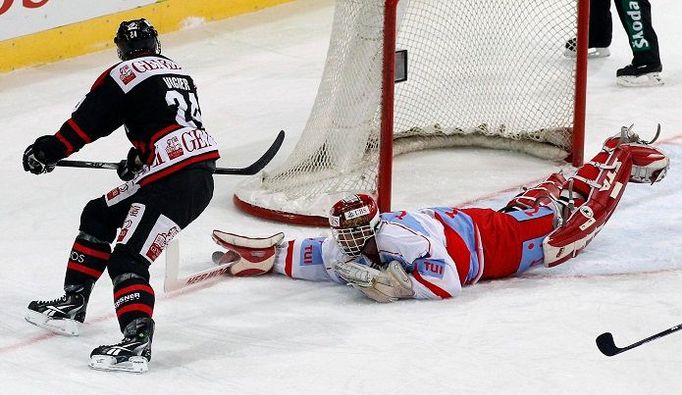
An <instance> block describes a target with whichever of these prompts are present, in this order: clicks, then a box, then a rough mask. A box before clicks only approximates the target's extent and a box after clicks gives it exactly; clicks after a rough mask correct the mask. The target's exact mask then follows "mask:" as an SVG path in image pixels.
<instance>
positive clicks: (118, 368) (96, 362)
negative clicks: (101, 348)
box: [88, 355, 149, 373]
mask: <svg viewBox="0 0 682 395" xmlns="http://www.w3.org/2000/svg"><path fill="white" fill-rule="evenodd" d="M88 366H90V367H91V368H92V369H95V370H101V371H105V372H128V373H145V372H147V371H148V370H149V367H148V366H147V358H145V357H140V356H134V357H130V358H128V360H127V361H121V362H117V360H116V358H115V357H112V356H111V355H93V356H92V357H90V363H89V364H88Z"/></svg>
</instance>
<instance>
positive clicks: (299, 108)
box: [0, 0, 682, 394]
mask: <svg viewBox="0 0 682 395" xmlns="http://www.w3.org/2000/svg"><path fill="white" fill-rule="evenodd" d="M331 4H332V2H331V1H330V0H302V1H297V2H294V3H290V4H286V5H283V6H279V7H275V8H272V9H268V10H265V11H262V12H259V13H255V14H250V15H245V16H242V17H238V18H235V19H231V20H226V21H222V22H217V23H209V24H206V25H203V26H199V27H195V28H192V29H187V30H183V31H182V32H178V33H175V34H169V35H165V36H163V37H162V40H163V45H164V46H163V48H164V51H165V53H166V54H167V55H168V56H170V57H171V58H174V59H176V60H177V61H178V62H179V63H181V64H184V65H185V67H186V68H187V69H189V70H190V71H191V72H192V73H193V75H194V76H195V78H196V81H197V84H198V85H199V88H200V100H201V104H202V109H203V118H204V120H205V123H206V125H207V127H208V129H209V130H210V131H211V132H212V133H213V134H214V135H215V136H216V137H217V138H218V139H219V141H220V142H221V144H222V149H221V152H222V156H223V157H222V159H221V162H220V165H221V166H244V165H247V164H249V163H250V162H251V161H252V160H253V159H255V158H256V157H257V156H259V155H260V154H261V153H262V151H263V150H265V149H266V148H267V146H268V145H269V144H270V142H271V141H272V139H274V137H275V135H276V132H277V131H279V130H280V129H286V130H287V131H288V133H289V134H288V138H287V141H286V142H285V145H284V147H283V149H282V152H281V154H280V155H279V156H278V157H277V158H276V159H275V162H278V161H281V160H283V159H284V158H285V157H286V154H287V153H288V152H289V151H290V150H291V149H292V148H293V145H294V144H295V142H296V139H297V135H298V134H299V133H300V131H301V130H302V128H303V126H304V123H305V121H306V119H307V116H308V113H309V110H310V108H311V106H312V102H313V99H314V96H315V92H316V89H317V84H318V82H319V78H320V76H321V73H322V67H323V64H324V57H325V54H326V47H327V36H328V34H329V30H330V27H331V17H332V5H331ZM653 6H654V10H653V11H654V23H655V27H656V29H657V31H658V34H659V37H660V46H661V52H662V57H663V63H664V66H665V70H664V78H665V80H666V85H665V86H663V87H660V88H649V89H625V88H619V87H618V86H616V84H615V71H616V69H617V68H618V67H622V66H624V65H625V64H627V63H628V62H629V61H630V56H631V55H630V51H629V48H628V47H627V41H626V37H625V34H624V32H623V30H622V28H621V27H620V24H619V22H618V21H617V20H616V21H614V27H615V30H614V44H613V46H612V47H611V50H612V56H611V57H609V58H605V59H594V60H591V61H590V79H589V94H588V113H587V116H588V117H587V131H588V132H587V149H586V154H587V156H588V157H589V155H591V154H593V153H595V152H596V150H597V149H598V148H599V147H600V145H601V141H602V140H603V139H604V138H605V137H606V136H608V135H611V134H613V133H615V132H617V131H618V129H619V128H620V126H621V125H629V124H631V123H635V124H636V129H637V130H639V131H641V132H643V134H644V133H646V132H650V133H653V131H654V130H655V127H656V124H657V123H658V122H660V123H662V125H663V137H662V139H664V140H667V141H668V142H667V143H664V144H662V147H663V148H664V149H665V150H666V151H667V152H669V153H670V155H671V157H672V161H673V162H672V167H671V171H670V173H669V176H668V178H667V179H665V180H664V181H663V182H662V183H660V184H657V185H655V186H653V187H649V186H647V185H630V186H629V187H628V190H627V191H626V193H625V196H624V198H623V200H622V202H621V206H620V207H619V209H618V210H617V212H616V213H615V215H614V216H613V217H612V219H611V220H610V222H609V224H608V225H607V226H606V227H605V229H604V230H603V232H602V233H601V234H600V235H599V237H598V238H597V239H596V240H595V241H594V242H593V243H592V244H591V245H590V246H589V247H588V249H587V250H586V251H585V253H584V254H582V255H581V256H580V257H579V258H577V259H575V260H573V261H572V262H570V263H569V264H566V265H563V266H560V267H558V268H556V269H554V270H547V269H542V268H539V269H536V270H532V271H531V272H529V273H527V274H525V275H523V276H521V277H518V278H513V279H507V280H501V281H495V282H486V283H481V284H478V285H476V286H473V287H469V288H467V289H465V290H464V292H463V294H462V295H461V297H458V298H456V299H453V300H447V301H440V302H419V301H404V302H401V303H395V304H392V305H379V304H375V303H372V302H371V301H368V300H365V299H363V298H362V297H360V296H359V295H358V294H356V293H354V292H353V291H352V290H350V289H346V288H344V287H340V286H334V285H331V284H318V283H306V282H302V281H292V280H288V279H286V278H283V277H277V276H268V277H261V278H247V279H225V280H223V281H220V282H218V283H215V284H213V285H211V286H209V287H203V288H201V289H196V290H191V291H188V292H185V293H182V294H179V295H172V296H165V295H163V292H162V278H163V274H164V269H163V264H162V262H158V263H156V264H154V265H153V266H152V268H151V273H152V285H153V286H154V288H155V289H156V290H157V292H158V294H157V304H156V308H155V319H156V321H157V332H156V335H155V339H154V356H153V359H152V362H151V363H150V371H149V373H147V374H145V375H142V376H132V375H125V374H111V373H102V372H96V371H92V370H90V369H89V368H88V367H87V362H88V356H89V352H90V350H92V348H94V347H95V346H97V345H99V344H101V343H109V342H112V341H118V340H119V338H120V334H119V332H118V326H117V323H116V319H115V314H114V312H113V309H112V300H111V299H112V295H111V285H110V282H109V279H108V278H106V275H105V276H104V277H105V278H103V279H102V281H100V283H98V285H97V286H96V288H95V290H94V293H93V296H92V301H91V304H90V308H89V311H88V320H87V322H86V324H85V325H84V326H83V327H82V335H81V336H80V337H78V338H66V337H60V336H56V335H52V334H48V333H46V332H44V331H42V330H40V329H39V328H35V327H33V326H31V325H29V324H27V323H26V322H24V320H23V318H22V317H23V312H24V309H25V308H26V306H27V304H28V302H29V301H30V300H32V299H37V298H42V299H46V298H53V297H57V296H59V295H60V293H61V284H62V280H63V273H64V267H65V263H66V258H67V253H68V249H69V248H70V246H71V243H72V241H73V238H74V236H75V235H76V229H77V226H78V221H79V216H80V211H81V209H82V207H83V206H84V205H85V203H86V202H87V201H88V200H90V199H91V198H94V197H96V196H98V195H100V194H102V193H104V192H106V191H107V190H109V189H111V188H112V187H113V186H116V185H118V180H117V178H116V174H115V172H111V171H105V170H82V169H57V170H55V171H54V172H53V173H51V174H49V175H45V176H40V177H35V176H33V175H30V174H27V173H24V172H23V171H22V169H21V165H20V161H21V154H22V152H23V150H24V148H25V147H26V146H27V145H28V144H30V143H31V142H32V141H33V140H34V139H35V138H36V137H37V136H39V135H41V134H46V133H53V132H54V131H55V130H56V129H57V128H58V127H59V126H60V125H61V123H62V122H63V121H64V120H65V119H66V118H67V117H68V115H69V114H70V112H71V109H72V108H73V106H74V105H75V104H76V103H77V102H78V100H79V99H80V97H81V95H83V94H84V93H85V92H86V91H87V90H88V89H89V87H90V85H91V84H92V82H93V81H94V80H95V78H97V76H98V75H99V73H101V72H102V70H104V69H105V68H106V67H107V66H108V65H110V64H111V63H113V62H115V61H116V59H115V53H114V51H106V52H102V53H97V54H93V55H89V56H84V57H80V58H77V59H72V60H68V61H64V62H61V63H57V64H52V65H46V66H42V67H35V68H31V69H26V70H21V71H17V72H13V73H10V74H6V75H1V76H0V114H2V121H3V130H4V132H3V133H1V134H0V146H2V147H3V149H2V151H0V160H1V161H2V163H3V166H2V167H0V176H1V179H2V186H3V190H2V194H1V195H0V196H1V197H0V201H1V202H2V204H1V205H0V226H1V227H2V230H3V232H2V237H0V251H1V252H2V256H3V259H2V263H1V264H0V265H1V267H2V276H0V289H2V292H1V293H0V295H1V296H0V301H1V305H2V309H1V310H0V382H1V383H2V386H1V388H2V389H0V393H7V394H14V393H23V394H34V393H36V394H73V393H94V394H114V393H123V392H140V393H145V394H182V393H205V394H210V393H233V394H342V393H363V394H365V393H366V394H369V393H377V394H384V393H394V394H437V393H441V394H454V393H462V394H471V393H483V394H499V393H524V394H528V393H538V394H540V393H542V394H545V393H552V394H556V393H560V394H586V393H590V394H626V393H627V394H665V393H668V394H676V393H679V387H680V385H681V384H682V376H681V375H680V371H681V370H682V346H681V344H682V335H681V334H679V333H677V334H672V335H670V336H668V337H665V338H662V339H659V340H656V341H655V342H652V343H649V344H646V345H644V346H641V347H639V348H637V349H634V350H631V351H628V352H626V353H624V354H621V355H618V356H616V357H613V358H607V357H604V356H602V355H601V354H600V353H599V352H598V351H597V348H596V347H595V344H594V338H595V337H596V336H597V335H598V334H600V333H602V332H605V331H612V332H613V333H614V337H615V340H616V344H617V345H619V346H623V345H626V344H629V343H632V342H634V341H636V340H639V339H642V338H644V337H647V336H649V335H651V334H653V333H656V332H658V331H660V330H663V329H665V328H668V327H670V326H672V325H675V324H677V323H679V322H681V321H682V290H681V287H682V221H681V219H682V209H680V206H679V204H680V203H679V202H680V201H682V188H681V186H682V175H681V174H680V173H679V170H678V168H679V163H680V162H682V146H680V144H682V137H681V136H682V131H681V130H680V125H682V115H680V108H682V86H681V85H680V84H681V81H682V71H681V70H682V68H681V66H680V64H682V53H681V52H680V51H679V50H678V48H679V45H678V43H679V42H680V41H682V30H681V28H680V24H679V16H680V15H682V3H680V2H679V1H674V0H659V1H657V2H655V4H654V5H653ZM127 147H128V143H127V142H126V141H125V138H124V136H123V134H122V133H120V132H118V133H116V134H115V135H112V136H110V137H108V138H106V139H102V140H100V141H97V142H96V143H94V144H92V145H91V146H88V147H86V149H84V150H83V151H82V152H80V153H78V154H77V155H75V158H76V159H92V160H105V161H117V160H119V159H120V158H123V157H124V155H125V153H126V152H127V150H128V148H127ZM500 158H504V162H503V161H501V160H500ZM415 159H417V160H415ZM444 161H445V162H446V163H447V166H445V167H443V166H442V165H441V163H443V162H444ZM472 163H476V165H475V166H471V164H472ZM509 163H512V165H511V166H510V165H509ZM395 168H396V170H397V171H396V177H395V191H396V197H395V202H394V205H395V207H399V208H417V207H419V206H423V205H431V204H465V203H467V204H474V205H489V206H498V205H500V204H501V203H502V202H504V201H505V199H506V198H508V197H509V196H510V195H511V194H513V193H514V191H515V190H517V189H518V187H519V186H520V185H522V184H525V183H528V182H530V181H532V180H535V179H538V178H540V177H542V176H544V175H546V174H548V172H550V171H551V170H554V169H555V168H556V166H555V165H553V164H552V163H548V162H544V161H541V160H536V159H532V158H528V157H525V156H522V155H516V154H508V153H502V152H492V151H486V150H456V151H453V150H443V151H434V152H429V153H419V154H408V155H406V156H404V157H401V158H399V159H398V160H397V163H396V165H395ZM425 173H428V174H432V175H433V176H431V177H429V178H430V180H431V182H433V184H432V185H429V186H427V187H425V186H424V183H423V182H422V181H424V179H423V177H422V178H420V183H419V185H417V184H415V183H414V180H415V177H416V176H417V175H421V174H425ZM216 179H217V187H216V193H215V197H214V200H213V202H212V204H211V206H210V207H209V209H208V210H207V212H206V213H205V214H204V215H203V216H202V217H201V218H200V219H199V220H197V222H196V223H195V224H193V225H192V226H190V228H189V229H187V230H186V232H185V233H184V235H183V238H182V254H183V259H184V266H183V268H182V269H181V270H186V271H188V270H198V269H202V268H205V267H208V266H209V265H210V258H209V257H210V255H211V252H213V250H214V249H215V247H214V245H213V243H212V242H211V241H210V231H211V230H212V229H214V228H218V229H222V230H225V231H232V232H243V233H247V234H251V235H270V234H272V233H275V232H276V231H280V230H283V231H285V232H286V233H287V237H292V238H293V237H301V236H308V235H319V234H323V233H324V232H325V230H324V229H321V228H313V229H311V228H300V227H293V226H285V225H281V224H277V223H273V222H268V221H263V220H259V219H256V218H252V217H248V216H246V215H244V214H242V213H241V212H239V211H237V210H236V209H235V207H234V206H233V205H232V203H231V196H232V190H233V188H234V186H235V185H236V183H238V182H240V181H241V179H240V178H239V177H233V176H218V177H216Z"/></svg>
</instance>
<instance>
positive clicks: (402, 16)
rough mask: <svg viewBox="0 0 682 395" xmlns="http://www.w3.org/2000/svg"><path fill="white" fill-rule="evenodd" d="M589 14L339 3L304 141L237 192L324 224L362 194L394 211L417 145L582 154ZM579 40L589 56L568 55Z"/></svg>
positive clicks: (494, 6)
mask: <svg viewBox="0 0 682 395" xmlns="http://www.w3.org/2000/svg"><path fill="white" fill-rule="evenodd" d="M588 25H589V0H515V1H501V2H498V1H490V0H468V1H467V2H459V1H452V0H337V4H336V9H335V15H334V26H333V29H332V36H331V39H330V46H329V51H328V56H327V63H326V66H325V71H324V74H323V77H322V81H321V83H320V87H319V90H318V95H317V98H316V101H315V105H314V107H313V110H312V112H311V115H310V118H309V120H308V123H307V125H306V128H305V130H304V131H303V133H302V135H301V139H300V141H299V142H298V144H297V145H296V147H295V148H294V150H293V151H292V153H291V155H290V157H289V158H288V159H287V160H286V161H285V163H284V164H282V165H281V166H280V167H279V168H278V169H275V170H271V171H266V172H264V173H262V174H259V175H257V176H255V177H254V178H252V179H250V180H248V181H247V182H246V183H243V184H241V185H240V186H239V187H238V188H237V190H236V192H235V194H234V199H233V200H234V203H235V204H236V205H237V207H239V208H240V209H241V210H243V211H245V212H247V213H250V214H253V215H256V216H259V217H263V218H267V219H273V220H279V221H284V222H289V223H295V224H305V225H318V226H324V225H326V224H327V219H326V212H327V210H328V209H329V207H331V205H332V204H333V203H334V202H335V201H336V200H338V199H340V198H342V197H344V196H346V195H348V194H352V193H358V192H363V193H370V194H373V195H375V196H376V197H377V200H378V202H379V207H380V209H381V211H382V212H383V211H390V208H391V206H390V204H391V203H390V202H391V190H392V162H393V157H394V155H398V154H401V153H405V152H411V151H416V150H423V149H429V148H440V147H448V146H483V147H489V148H496V149H509V150H515V151H521V152H525V153H527V154H530V155H534V156H538V157H543V158H547V159H550V160H566V161H569V162H571V163H572V164H573V165H576V166H577V165H579V164H581V163H582V161H583V145H584V125H585V97H586V85H587V46H588ZM573 38H576V39H577V51H576V52H577V57H566V56H564V53H563V52H564V45H565V44H566V42H567V41H568V40H570V39H573ZM396 51H403V53H407V64H406V65H405V64H402V65H401V68H402V66H406V68H407V78H406V79H407V81H406V82H400V83H396ZM454 152H455V151H453V154H455V153H454Z"/></svg>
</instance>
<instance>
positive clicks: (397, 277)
mask: <svg viewBox="0 0 682 395" xmlns="http://www.w3.org/2000/svg"><path fill="white" fill-rule="evenodd" d="M334 271H335V272H336V274H338V275H339V277H341V278H343V279H344V280H346V281H348V285H349V286H351V287H353V288H355V289H357V290H358V291H360V292H362V293H363V294H365V296H367V297H368V298H370V299H372V300H375V301H377V302H379V303H389V302H395V301H397V300H398V299H407V298H411V297H413V296H414V290H413V289H412V281H410V278H409V277H408V276H407V273H406V272H405V269H403V267H402V265H400V263H398V262H396V261H393V262H391V263H389V264H388V266H387V267H386V268H385V269H383V270H377V269H373V268H371V267H369V266H366V265H360V264H358V263H355V262H353V261H348V262H337V263H336V264H334Z"/></svg>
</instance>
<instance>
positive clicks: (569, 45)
mask: <svg viewBox="0 0 682 395" xmlns="http://www.w3.org/2000/svg"><path fill="white" fill-rule="evenodd" d="M564 56H565V57H567V58H575V57H576V56H578V40H576V39H575V38H572V39H570V40H568V41H566V44H565V46H564ZM607 56H611V51H610V50H609V47H589V48H588V49H587V57H588V58H605V57H607Z"/></svg>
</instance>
